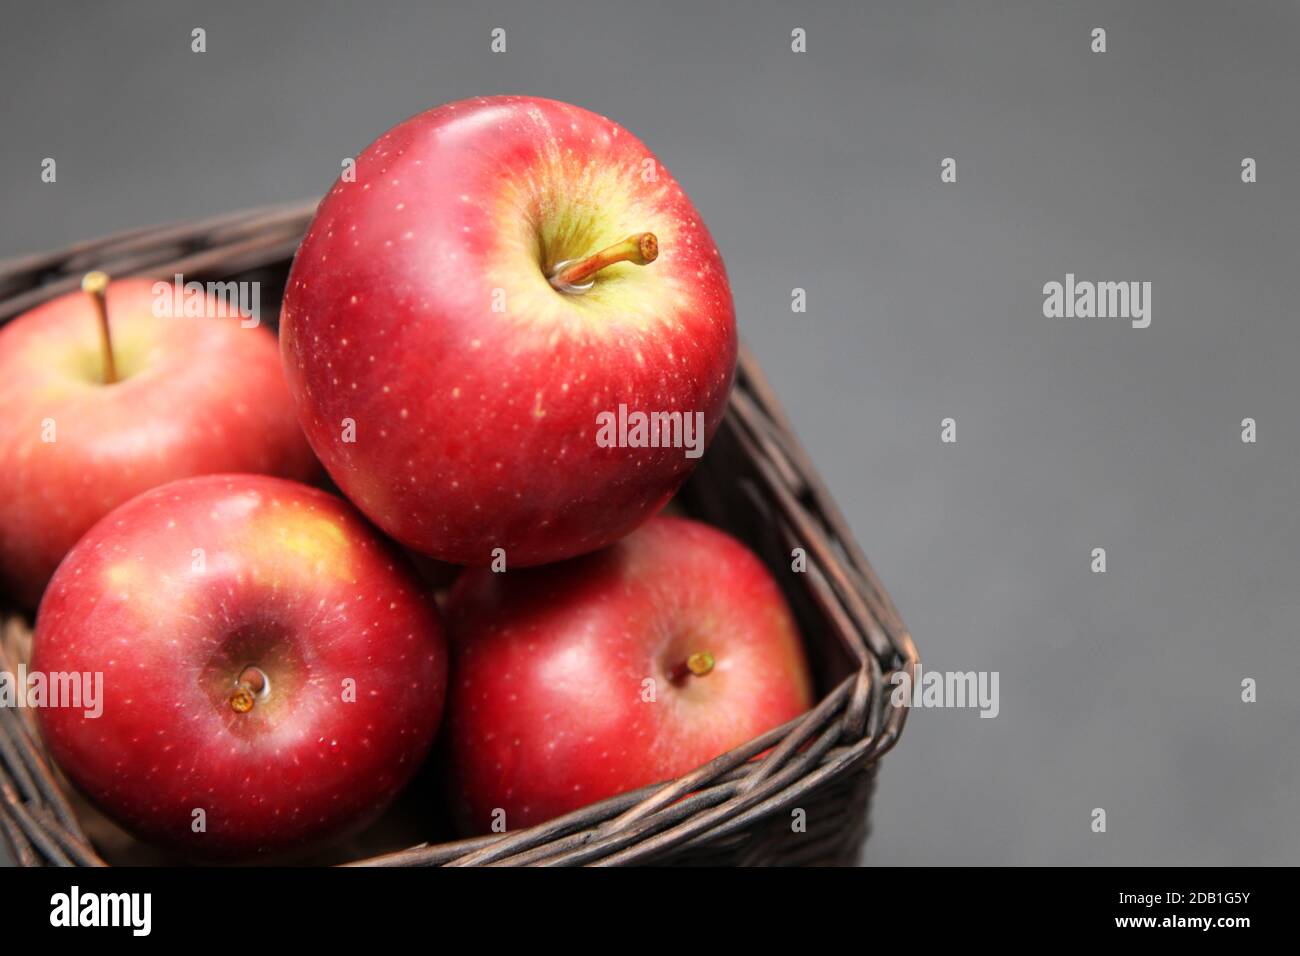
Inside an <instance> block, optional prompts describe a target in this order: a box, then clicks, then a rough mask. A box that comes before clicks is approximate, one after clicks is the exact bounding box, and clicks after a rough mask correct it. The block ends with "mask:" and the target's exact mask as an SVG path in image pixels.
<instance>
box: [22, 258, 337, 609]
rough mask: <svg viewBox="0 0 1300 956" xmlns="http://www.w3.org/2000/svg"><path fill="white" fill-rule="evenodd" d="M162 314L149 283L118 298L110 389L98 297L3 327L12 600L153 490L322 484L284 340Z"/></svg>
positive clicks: (39, 584) (138, 282)
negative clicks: (221, 479) (217, 477)
mask: <svg viewBox="0 0 1300 956" xmlns="http://www.w3.org/2000/svg"><path fill="white" fill-rule="evenodd" d="M168 288H170V285H169V286H168ZM157 301H159V298H158V296H157V295H155V292H154V283H152V282H150V281H148V280H145V279H130V280H122V281H119V282H114V283H112V284H111V285H109V286H108V289H107V313H108V322H109V326H110V328H111V332H112V337H111V354H112V356H113V365H114V370H115V373H116V374H115V376H114V377H115V378H116V379H117V380H116V381H114V382H111V383H107V382H106V379H107V378H108V376H107V375H106V368H105V366H106V362H105V360H104V358H103V346H102V340H101V327H100V321H99V316H98V310H97V308H96V301H95V297H94V296H92V295H91V294H88V293H86V292H73V293H69V294H67V295H64V296H60V297H59V298H57V299H54V300H52V301H50V302H48V303H46V304H45V305H42V306H40V307H39V308H36V309H33V310H32V311H30V312H27V313H25V314H24V315H21V316H19V317H18V318H16V319H14V320H13V321H12V322H10V323H9V324H8V325H6V326H4V327H3V328H0V408H3V409H4V416H5V422H4V427H3V428H0V587H6V588H7V589H8V590H10V591H11V592H13V595H14V597H16V598H17V599H18V600H19V601H21V602H22V603H23V604H25V605H27V606H29V607H35V606H36V602H37V601H38V600H39V598H40V594H41V589H42V588H43V587H44V586H45V583H46V582H47V581H48V580H49V578H50V575H51V574H53V573H54V569H55V567H56V566H57V565H58V563H59V561H60V560H61V559H62V558H63V556H64V555H65V554H66V553H67V552H68V549H69V548H71V547H72V545H73V544H74V543H76V541H77V539H78V538H80V537H81V536H82V534H84V533H85V532H86V530H87V529H88V528H90V526H91V525H93V524H94V523H95V522H96V521H97V520H99V519H100V518H102V517H103V516H104V515H106V514H107V513H108V512H109V511H111V510H112V509H113V508H115V507H116V506H117V505H120V504H121V503H122V502H124V501H126V500H127V499H129V498H132V497H134V496H135V495H137V494H139V493H140V492H142V491H145V490H146V489H149V488H152V487H154V486H155V485H160V484H162V483H163V482H167V481H171V480H173V479H176V478H184V477H188V476H190V475H199V474H208V473H213V472H234V471H251V472H265V473H270V474H276V475H281V476H283V477H287V478H308V477H310V476H312V475H313V474H315V473H317V472H316V469H317V465H316V463H315V460H314V459H313V457H312V454H311V449H310V448H309V447H308V446H307V443H306V441H305V440H304V439H303V436H302V431H301V429H300V428H299V426H298V422H297V419H296V416H295V414H294V410H293V405H292V403H291V401H290V399H289V394H288V391H287V389H286V388H285V385H284V375H283V372H282V371H281V369H280V364H279V359H278V355H277V353H276V342H275V337H274V336H273V335H272V334H271V333H270V332H269V331H268V330H267V329H265V328H253V327H248V328H245V327H241V321H240V319H239V318H238V317H236V316H223V317H220V318H217V317H212V318H208V317H190V318H184V317H171V316H165V317H159V316H158V315H155V312H154V305H155V303H156V302H157ZM167 301H170V300H167ZM160 311H163V310H160ZM208 314H210V315H213V316H216V315H218V314H219V312H218V310H217V308H216V303H215V302H214V303H212V304H211V308H210V309H209V310H208Z"/></svg>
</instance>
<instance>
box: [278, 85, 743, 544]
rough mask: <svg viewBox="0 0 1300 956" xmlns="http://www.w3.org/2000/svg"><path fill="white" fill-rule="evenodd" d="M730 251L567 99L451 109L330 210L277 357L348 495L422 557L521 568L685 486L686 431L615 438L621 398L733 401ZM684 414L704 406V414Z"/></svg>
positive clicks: (369, 165) (309, 250)
mask: <svg viewBox="0 0 1300 956" xmlns="http://www.w3.org/2000/svg"><path fill="white" fill-rule="evenodd" d="M736 347H737V346H736V328H735V313H734V307H733V304H732V297H731V290H730V287H729V285H728V282H727V276H726V270H725V268H724V266H723V263H722V257H721V255H720V254H719V252H718V249H717V246H716V245H715V243H714V241H713V238H712V237H711V236H710V234H709V231H708V229H707V228H706V226H705V225H704V222H703V220H702V219H701V217H700V215H699V213H698V212H697V211H696V209H695V207H694V205H693V204H692V203H691V201H690V199H688V198H687V196H686V194H685V192H683V190H682V188H681V186H680V185H678V183H677V181H676V180H675V179H674V178H673V177H672V175H671V174H670V173H669V172H668V170H667V169H665V168H664V167H663V166H662V164H660V163H659V161H658V159H657V158H656V157H655V156H654V154H653V153H651V152H650V151H649V150H648V149H647V148H646V146H645V145H644V144H643V143H641V142H640V141H639V140H638V139H637V138H636V137H635V136H633V135H632V134H631V133H629V132H628V131H627V130H625V129H623V128H622V127H620V126H619V125H618V124H616V123H614V122H612V121H610V120H608V119H605V118H604V117H601V116H598V115H596V114H595V113H591V112H588V111H587V110H584V109H580V108H578V107H576V106H571V105H569V104H566V103H560V102H556V101H554V100H546V99H537V98H533V97H526V96H497V97H485V98H480V99H475V100H466V101H462V102H457V103H449V104H446V105H444V106H440V107H438V108H436V109H432V110H429V111H428V112H425V113H421V114H419V115H418V116H415V117H413V118H411V119H408V120H406V121H405V122H403V123H400V124H398V125H397V126H396V127H394V128H393V129H391V130H389V131H388V132H387V133H385V134H384V135H383V136H381V137H380V138H379V139H378V140H377V141H376V142H375V143H374V144H372V145H371V146H370V147H369V148H367V149H366V150H365V152H363V153H362V154H361V155H360V156H359V157H358V159H357V162H356V169H355V179H344V178H340V180H339V181H338V182H337V183H336V184H335V185H334V187H333V188H332V189H331V190H330V192H329V193H328V194H327V195H326V197H325V198H324V200H323V201H322V202H321V204H320V206H319V208H318V210H317V213H316V216H315V219H314V220H313V222H312V224H311V227H310V228H309V230H308V232H307V235H306V238H305V239H304V240H303V243H302V245H301V247H300V248H299V250H298V254H297V256H296V258H295V260H294V264H293V268H292V271H291V272H290V275H289V280H288V285H287V287H286V292H285V299H284V304H283V309H282V316H281V351H282V356H283V359H284V367H285V374H286V377H287V379H288V381H289V387H290V390H291V392H292V394H293V397H294V400H295V401H296V403H297V407H298V410H299V413H300V416H301V419H302V423H303V428H304V430H305V431H306V434H307V438H308V440H309V441H310V442H311V445H312V447H313V448H314V449H315V451H316V454H317V455H318V457H319V458H320V459H321V461H322V462H323V463H324V465H325V467H326V469H327V470H328V471H329V473H330V475H331V477H332V478H333V479H334V481H335V482H336V483H337V484H338V486H339V488H340V489H341V490H342V491H343V492H344V493H345V494H346V495H347V496H348V497H349V498H350V499H351V500H352V501H353V502H355V503H356V505H357V507H358V508H360V509H361V511H363V512H364V513H365V514H366V515H367V516H369V517H370V518H371V520H373V521H374V522H375V523H376V524H377V525H378V526H379V527H380V528H382V529H383V530H384V531H385V532H387V533H388V534H389V535H391V536H392V537H394V538H395V539H397V540H398V541H400V542H402V543H403V544H405V545H407V546H408V547H411V548H412V549H414V550H417V551H420V552H422V553H424V554H427V555H430V556H431V557H434V558H437V559H440V560H443V561H448V562H452V563H456V564H470V565H483V564H487V563H489V562H490V561H491V560H492V559H493V552H494V550H495V549H501V550H502V551H503V552H504V554H505V555H507V557H508V561H509V566H510V567H511V568H515V567H522V566H527V565H534V564H540V563H545V562H550V561H556V560H560V559H563V558H568V557H572V556H575V555H578V554H583V553H586V552H589V551H592V550H595V549H597V548H600V547H603V546H605V545H608V544H610V543H612V542H614V541H616V540H618V539H619V538H620V537H622V536H623V535H624V534H626V533H627V532H629V531H631V530H632V529H633V528H635V527H637V526H638V525H639V524H641V523H642V522H643V521H645V520H646V519H647V518H649V517H650V516H651V515H653V514H655V513H656V512H657V511H658V510H659V509H660V508H661V507H662V506H663V505H664V504H665V503H666V502H667V501H668V500H669V498H671V497H672V495H673V494H674V493H675V492H676V490H677V489H678V487H679V486H680V485H681V484H682V482H683V481H684V480H685V479H686V477H687V476H688V475H689V474H690V472H691V470H692V468H693V466H694V464H695V461H696V458H694V457H690V456H688V455H686V454H684V453H683V449H682V448H681V447H626V446H622V445H616V446H614V447H606V446H605V445H603V444H602V443H599V442H598V441H597V433H598V426H597V419H598V416H600V415H601V414H602V413H605V414H612V413H614V412H616V411H618V410H619V409H620V407H621V406H623V407H626V408H627V409H631V410H634V411H639V412H644V413H659V412H663V413H674V412H676V413H680V414H682V415H688V416H696V415H698V416H699V421H700V422H701V423H702V429H701V430H702V431H703V433H704V436H705V438H706V439H707V438H710V437H711V436H712V435H713V433H714V432H715V430H716V429H717V427H718V425H719V423H720V421H721V419H722V416H723V413H724V411H725V407H726V402H727V397H728V393H729V391H730V389H731V385H732V380H733V377H734V374H735V364H736ZM692 420H693V419H692Z"/></svg>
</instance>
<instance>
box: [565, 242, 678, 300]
mask: <svg viewBox="0 0 1300 956" xmlns="http://www.w3.org/2000/svg"><path fill="white" fill-rule="evenodd" d="M658 258H659V240H658V239H656V238H655V234H654V233H653V232H638V233H636V234H635V235H632V236H628V237H627V238H626V239H624V240H623V241H622V242H616V243H614V244H613V245H612V246H608V247H606V248H604V249H601V250H600V252H597V253H595V254H593V255H590V256H587V258H585V259H574V260H571V261H569V262H562V263H560V265H559V267H558V268H557V269H556V271H555V273H554V274H553V275H552V276H551V285H553V286H555V288H557V289H559V290H560V291H561V292H573V291H576V289H575V287H576V286H581V285H584V284H585V283H586V282H587V281H588V280H589V279H592V278H593V277H594V276H595V275H596V273H597V272H599V271H600V270H601V269H603V268H605V267H606V266H612V265H613V264H614V263H616V262H634V263H636V264H637V265H639V266H644V265H647V264H649V263H651V262H654V261H655V260H656V259H658Z"/></svg>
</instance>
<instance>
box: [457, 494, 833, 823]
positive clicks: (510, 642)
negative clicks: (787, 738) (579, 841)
mask: <svg viewBox="0 0 1300 956" xmlns="http://www.w3.org/2000/svg"><path fill="white" fill-rule="evenodd" d="M447 626H448V634H449V637H450V640H451V647H452V658H453V667H452V674H453V678H452V686H451V688H450V692H449V697H448V702H447V725H446V728H445V730H444V731H443V740H444V745H445V748H446V750H447V756H448V771H449V773H448V781H449V783H448V800H449V803H450V804H451V806H452V809H453V812H454V813H455V814H456V815H457V817H458V820H459V823H460V825H461V826H462V828H463V829H464V830H466V831H467V832H469V833H484V832H488V831H489V830H490V829H492V827H493V825H494V824H497V823H500V822H504V824H505V825H506V827H508V828H509V829H511V830H516V829H520V828H522V827H526V826H530V825H532V824H535V823H540V822H542V821H544V820H547V819H550V818H552V817H556V816H559V815H561V814H564V813H567V812H569V811H572V810H576V809H578V808H579V807H582V806H585V805H586V804H589V803H594V802H596V801H598V800H601V799H603V798H605V797H609V796H613V795H614V794H618V793H623V792H626V791H628V790H634V789H636V788H638V787H641V786H645V785H647V784H651V783H657V782H659V781H664V780H669V779H672V778H673V777H677V776H680V775H682V774H684V773H687V772H689V771H690V770H693V769H695V767H697V766H699V765H701V764H703V763H707V762H708V761H709V760H712V759H713V758H714V757H717V756H719V755H720V754H723V753H725V752H727V751H728V750H731V749H732V748H734V747H738V746H740V745H741V744H744V743H745V742H747V741H749V740H752V739H753V738H754V737H757V736H759V735H761V734H762V733H764V732H765V731H768V730H770V729H772V728H773V727H777V726H780V725H781V724H783V723H785V722H786V721H788V720H791V719H793V718H795V717H797V716H799V715H800V714H802V713H804V712H805V711H806V710H807V709H808V708H809V707H810V706H811V702H812V690H811V680H810V677H809V672H808V666H807V663H806V662H805V660H804V656H803V649H802V646H801V644H800V640H799V635H798V632H797V630H796V627H795V624H794V621H793V618H792V617H791V614H790V611H789V609H788V607H787V606H786V603H785V600H784V598H783V596H782V595H781V592H780V590H779V588H778V587H777V585H776V582H775V581H774V580H773V579H772V577H771V575H770V574H769V573H768V572H767V569H766V568H765V567H764V566H763V564H762V563H761V562H760V561H759V560H758V558H757V557H756V556H755V555H753V554H752V553H751V552H750V551H749V550H748V549H746V548H745V547H744V546H743V545H742V544H740V542H738V541H736V540H735V539H734V538H731V537H730V536H728V535H726V534H724V533H723V532H721V531H719V530H718V529H716V528H713V527H710V526H709V525H706V524H702V523H700V522H697V521H692V520H689V519H684V518H669V517H657V518H654V519H652V520H651V521H649V522H648V523H646V524H645V525H643V526H642V527H640V528H638V529H637V530H636V531H634V532H633V533H632V534H631V535H629V536H628V537H627V538H625V539H623V540H622V541H620V542H619V543H618V544H616V545H613V546H612V547H610V548H608V549H606V550H604V551H600V552H597V553H596V554H591V555H587V556H585V557H581V558H575V559H573V560H571V561H567V562H564V563H561V564H556V565H549V566H547V567H542V568H529V569H524V570H516V571H510V572H509V573H507V574H495V573H492V572H491V571H489V570H487V569H483V568H470V569H467V570H466V571H465V572H464V573H463V574H462V576H461V578H460V579H459V580H458V581H457V582H456V585H455V587H454V588H453V590H452V594H451V597H450V600H449V603H448V607H447ZM502 813H503V814H504V818H503V820H502V819H499V814H502Z"/></svg>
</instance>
